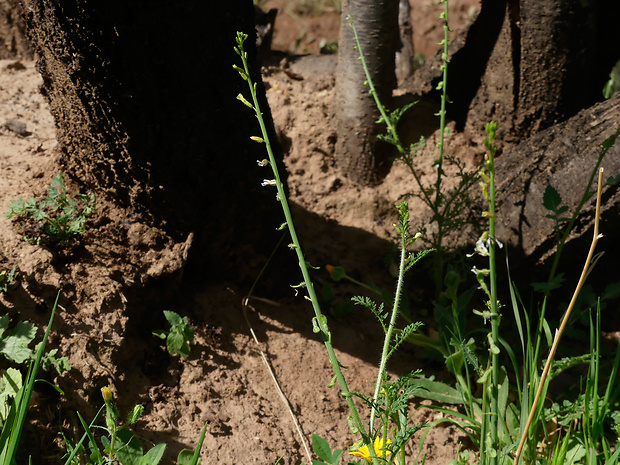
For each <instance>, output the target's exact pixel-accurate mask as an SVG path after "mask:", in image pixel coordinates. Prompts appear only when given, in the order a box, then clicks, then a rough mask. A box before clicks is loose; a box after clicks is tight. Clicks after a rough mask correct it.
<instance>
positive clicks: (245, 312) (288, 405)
mask: <svg viewBox="0 0 620 465" xmlns="http://www.w3.org/2000/svg"><path fill="white" fill-rule="evenodd" d="M283 239H284V235H283V236H282V238H281V239H280V241H279V242H278V244H277V245H276V246H275V248H274V249H273V252H271V255H270V256H269V258H268V259H267V262H266V263H265V264H264V265H263V268H262V269H261V270H260V273H259V274H258V277H257V278H256V280H255V281H254V283H253V284H252V287H251V288H250V292H248V295H247V297H245V298H244V299H243V301H242V303H241V310H242V312H243V318H244V319H245V322H246V323H247V325H248V328H249V329H250V333H251V334H252V338H253V339H254V342H255V343H256V347H257V348H258V351H259V352H260V356H261V358H262V359H263V363H264V364H265V366H266V367H267V370H268V371H269V375H270V376H271V380H272V381H273V384H274V386H275V388H276V391H278V395H279V396H280V400H281V401H282V403H283V404H284V406H285V407H286V410H287V411H288V413H289V414H290V416H291V418H292V420H293V424H294V425H295V429H296V430H297V434H298V435H299V438H300V440H301V444H302V445H303V446H304V450H305V452H306V456H307V457H308V463H312V454H311V453H310V448H309V447H308V441H306V437H305V435H304V431H303V428H302V427H301V424H300V423H299V420H298V419H297V416H295V412H293V408H292V407H291V403H290V401H289V400H288V397H286V394H284V391H282V387H281V386H280V383H279V382H278V378H277V377H276V374H275V373H274V371H273V367H272V366H271V363H270V362H269V360H268V359H267V355H266V354H265V352H264V351H263V349H262V348H261V345H260V342H259V341H258V338H257V337H256V333H255V332H254V328H252V324H251V323H250V320H249V318H248V308H252V307H250V299H254V300H259V301H261V302H264V303H267V304H271V305H279V304H278V303H277V302H274V301H272V300H269V299H263V298H261V297H254V296H253V295H252V293H253V292H254V288H255V287H256V284H257V283H258V280H259V279H260V277H261V276H262V275H263V273H264V271H265V269H266V268H267V265H268V264H269V262H271V259H272V258H273V256H274V254H275V252H276V250H277V249H278V248H279V247H280V244H282V240H283Z"/></svg>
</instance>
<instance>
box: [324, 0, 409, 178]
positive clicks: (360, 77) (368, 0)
mask: <svg viewBox="0 0 620 465" xmlns="http://www.w3.org/2000/svg"><path fill="white" fill-rule="evenodd" d="M351 16H352V19H353V21H354V23H355V27H356V29H357V32H358V35H359V37H360V41H361V44H362V51H363V53H364V56H365V58H366V62H367V63H368V67H369V68H370V73H371V76H372V80H373V83H374V85H375V87H376V89H377V92H378V94H379V96H380V98H381V100H382V101H383V102H384V104H386V105H389V104H390V99H391V95H392V90H393V89H394V87H395V85H396V77H395V73H394V57H395V52H396V45H397V43H398V0H345V1H344V2H343V5H342V18H343V20H342V25H341V28H340V39H339V45H338V68H337V71H336V117H337V121H338V123H337V124H338V141H337V143H336V163H337V165H338V167H339V168H340V169H341V170H342V171H343V172H344V173H346V174H347V175H348V176H349V177H350V178H351V179H353V180H354V181H356V182H360V183H362V184H372V183H373V182H375V181H376V180H377V179H378V178H379V177H380V175H381V171H382V170H381V168H383V167H385V165H386V164H387V155H388V150H387V147H386V146H385V145H383V144H381V143H378V142H377V141H376V140H375V135H376V134H377V130H378V125H377V124H376V121H377V119H378V118H379V113H378V111H377V109H376V105H375V102H374V100H373V98H372V96H371V95H369V94H368V87H367V86H365V85H364V82H365V81H366V77H365V75H364V71H363V69H362V65H361V63H360V60H359V51H358V50H356V49H355V47H356V44H355V39H354V35H353V30H352V29H351V27H350V26H349V22H350V19H348V18H350V17H351Z"/></svg>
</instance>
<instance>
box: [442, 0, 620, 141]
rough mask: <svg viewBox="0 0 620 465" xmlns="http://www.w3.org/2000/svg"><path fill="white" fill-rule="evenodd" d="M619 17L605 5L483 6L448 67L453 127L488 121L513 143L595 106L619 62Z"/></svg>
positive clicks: (496, 0) (520, 0) (526, 2)
mask: <svg viewBox="0 0 620 465" xmlns="http://www.w3.org/2000/svg"><path fill="white" fill-rule="evenodd" d="M619 15H620V4H618V2H615V3H614V2H612V1H610V0H590V1H586V2H583V1H579V0H569V1H566V0H542V1H541V0H503V1H501V0H483V1H482V4H481V12H480V15H479V16H478V18H477V19H476V22H475V23H474V25H472V27H471V28H470V30H469V32H468V35H467V39H466V44H465V46H464V47H463V48H461V49H460V50H459V51H458V52H456V53H455V54H454V56H453V58H452V62H451V64H450V68H449V75H450V76H452V78H451V81H450V85H449V89H450V90H449V95H450V98H451V100H452V101H453V102H454V105H452V107H451V116H452V117H453V118H455V119H456V121H457V125H458V127H459V128H461V129H462V128H464V127H466V126H467V127H469V128H471V130H472V131H475V132H479V131H480V130H481V128H483V127H484V123H485V122H487V121H489V120H491V119H493V120H495V121H496V122H498V124H499V127H500V129H501V130H502V137H505V138H506V139H509V140H512V141H518V140H519V139H523V138H527V137H529V136H531V135H533V134H535V133H537V132H538V131H540V130H543V129H546V128H548V127H551V126H552V125H554V124H556V123H558V122H561V121H565V120H566V119H568V118H569V117H571V116H573V115H575V114H576V113H577V112H578V111H579V110H581V109H583V108H587V107H589V106H591V105H593V104H594V103H596V102H597V101H600V100H601V99H602V88H603V84H604V82H605V81H606V79H607V76H608V75H609V72H610V70H611V68H612V67H613V64H614V63H615V62H616V61H617V60H618V58H619V57H620V49H618V47H616V46H615V44H616V41H615V40H613V39H612V37H611V36H610V31H613V30H614V29H613V28H612V27H610V25H609V22H610V18H614V17H615V18H616V19H618V17H619ZM498 27H499V29H498Z"/></svg>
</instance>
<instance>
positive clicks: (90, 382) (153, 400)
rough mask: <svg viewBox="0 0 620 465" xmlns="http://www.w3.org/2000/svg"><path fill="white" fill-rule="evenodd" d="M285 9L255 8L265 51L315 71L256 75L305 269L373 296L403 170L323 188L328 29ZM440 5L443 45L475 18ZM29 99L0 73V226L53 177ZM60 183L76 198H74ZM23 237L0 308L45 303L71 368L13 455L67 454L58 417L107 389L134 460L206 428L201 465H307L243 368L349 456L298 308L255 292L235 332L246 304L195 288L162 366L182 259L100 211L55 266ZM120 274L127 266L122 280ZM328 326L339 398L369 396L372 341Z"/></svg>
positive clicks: (423, 23) (72, 425)
mask: <svg viewBox="0 0 620 465" xmlns="http://www.w3.org/2000/svg"><path fill="white" fill-rule="evenodd" d="M285 3H286V2H282V1H279V0H273V1H271V0H270V1H268V2H267V3H266V7H273V6H275V7H278V8H280V9H281V12H280V14H279V16H278V19H277V22H276V34H275V36H274V42H273V46H274V48H275V49H279V50H281V51H284V52H286V51H289V52H290V51H293V52H296V53H299V52H304V53H305V52H310V53H314V54H315V55H312V56H309V57H306V58H303V59H298V58H294V57H291V58H289V59H286V60H285V61H284V62H282V63H278V64H277V65H276V66H272V67H269V68H267V69H266V70H265V76H264V79H265V83H266V85H267V88H268V98H269V102H270V105H271V108H272V112H273V116H274V120H275V123H276V126H277V128H278V132H279V136H280V141H281V143H282V145H283V148H284V149H285V165H286V169H287V170H288V173H289V177H288V182H289V188H290V192H291V199H292V201H293V203H294V206H295V208H296V209H303V210H306V211H307V212H310V213H311V216H310V218H316V221H315V222H313V221H311V220H310V219H308V216H307V215H306V216H305V217H304V218H305V219H304V223H303V224H302V225H300V226H301V230H302V231H303V239H304V241H305V242H306V243H308V247H309V250H310V252H309V253H310V256H311V259H312V260H313V261H314V263H315V264H316V265H320V266H321V267H323V266H324V265H325V264H328V263H332V264H342V265H345V266H346V267H347V269H348V270H350V271H351V272H352V273H354V274H355V275H356V276H357V277H360V278H362V279H367V278H369V279H370V278H371V279H374V280H381V279H383V280H384V282H385V283H387V284H389V283H390V281H391V278H390V277H389V273H388V272H387V269H388V268H389V267H388V266H386V265H385V263H384V257H386V256H388V255H389V253H390V241H391V239H392V238H393V227H392V224H393V223H394V220H395V218H396V216H395V208H394V205H395V204H396V203H397V202H398V201H399V199H400V198H401V196H402V195H403V194H405V193H407V192H410V191H411V190H412V189H413V187H412V186H413V180H412V179H411V176H410V175H409V174H408V173H407V172H406V170H405V168H404V166H402V165H400V164H394V166H393V168H392V170H391V171H390V173H389V175H388V176H387V178H386V179H385V181H384V182H383V183H382V184H381V185H380V186H378V187H376V188H372V189H370V188H360V187H358V186H355V185H353V184H351V183H350V182H349V181H348V180H347V179H346V177H344V176H342V175H340V174H339V173H338V172H337V171H336V170H335V168H334V166H333V142H334V136H335V135H334V134H333V129H332V128H333V127H334V125H333V124H332V118H333V108H332V98H333V86H334V78H333V70H334V67H335V57H334V56H330V55H316V53H317V52H318V44H319V43H320V42H321V39H325V41H327V42H333V41H335V40H337V35H338V27H339V18H338V15H337V13H336V12H334V11H325V12H323V13H322V14H321V15H319V16H311V17H310V16H308V17H302V16H299V15H291V14H290V12H289V11H288V10H287V6H286V4H285ZM413 3H414V5H413V7H414V10H413V15H414V30H415V31H416V37H415V38H414V41H415V46H416V48H417V51H418V52H419V53H421V54H422V55H424V56H426V57H430V56H431V55H432V54H434V52H435V46H434V45H432V44H436V43H437V42H439V37H440V36H439V35H438V34H439V33H440V31H439V29H438V26H437V25H436V24H438V23H437V22H436V17H437V16H438V14H439V11H438V9H437V5H436V4H435V2H430V1H416V2H413ZM453 3H454V5H451V7H452V8H453V9H454V12H455V13H454V14H453V16H452V18H453V19H455V26H453V29H455V30H458V27H459V26H458V25H457V23H458V24H459V25H462V24H465V23H466V22H467V21H471V19H472V18H473V17H474V16H475V14H476V11H477V7H478V2H477V1H474V0H467V1H463V2H453ZM302 31H303V32H302ZM40 83H41V78H40V76H39V74H38V72H37V69H36V65H35V63H34V62H32V61H25V60H24V61H16V60H4V61H0V125H1V126H0V167H1V169H2V174H3V175H2V177H1V178H0V206H1V208H2V209H3V210H2V211H6V210H7V209H8V203H9V201H10V200H12V199H15V198H17V197H22V198H28V197H30V196H32V195H35V196H39V197H40V196H42V195H43V194H44V193H45V189H46V186H47V185H48V184H49V183H50V181H51V178H52V176H53V175H55V174H56V173H58V171H59V170H61V169H62V167H61V164H60V156H59V154H58V151H57V141H56V136H55V130H54V121H53V119H52V117H51V115H50V113H49V111H48V108H47V105H46V102H45V99H44V97H43V96H42V95H41V94H40V92H39V86H40ZM433 111H434V109H433V108H432V107H430V106H429V107H428V108H426V109H425V111H423V112H421V113H420V115H421V116H420V115H419V118H421V120H420V121H422V123H423V124H421V125H420V127H422V128H423V129H422V130H421V132H423V133H424V134H425V135H427V136H428V137H429V140H428V143H427V145H426V148H425V149H424V150H422V151H421V153H420V155H419V158H418V160H419V163H420V167H421V168H422V170H423V171H422V172H423V175H424V176H425V178H424V179H432V178H431V176H432V174H433V170H432V168H431V165H432V160H433V159H434V156H435V153H434V150H435V142H436V141H435V137H436V135H435V134H434V130H435V126H436V123H435V122H434V120H433V119H432V113H433ZM412 124H413V123H412ZM447 150H452V151H455V152H458V153H459V154H460V155H459V156H460V157H461V159H462V160H463V161H464V162H466V163H474V162H475V160H476V159H477V158H478V157H479V156H480V154H481V153H482V149H481V147H480V142H479V141H470V140H467V139H466V138H465V136H462V135H456V136H455V137H453V138H450V139H449V140H448V145H447ZM426 177H428V178H426ZM67 181H68V188H69V191H70V193H71V194H72V195H75V194H76V193H77V192H78V188H77V186H76V185H74V184H73V183H72V182H71V181H70V180H67ZM412 208H413V210H414V213H415V215H414V216H416V217H418V218H419V220H416V221H418V224H420V223H421V222H423V220H424V218H425V212H424V211H423V209H422V208H421V206H420V205H419V204H417V203H415V202H414V203H413V204H412ZM312 215H314V216H312ZM334 222H335V223H337V224H338V225H339V226H340V229H338V231H341V232H342V234H339V235H325V230H326V226H325V225H326V224H333V223H334ZM330 231H334V230H333V229H330ZM344 232H347V234H345V233H344ZM22 233H23V225H21V224H20V223H19V222H14V221H10V220H7V219H5V218H4V215H2V216H1V217H0V234H1V236H2V238H3V241H2V244H1V246H0V267H1V268H2V269H3V270H9V269H11V268H12V267H13V265H17V269H18V273H17V279H16V281H15V283H13V284H12V285H11V286H10V287H9V290H8V292H7V293H6V294H4V295H2V296H1V297H0V299H1V301H0V305H2V307H3V308H4V309H5V311H7V312H9V313H10V315H11V316H12V318H13V320H14V321H17V320H18V319H28V320H31V321H33V322H34V323H35V324H37V325H38V326H39V327H40V328H44V327H45V325H46V323H47V319H48V318H49V312H50V309H51V305H52V304H53V301H54V298H55V296H56V293H57V292H58V291H60V292H61V299H60V305H61V307H60V311H59V312H58V314H57V317H56V320H55V321H54V325H53V331H52V336H51V341H50V347H52V348H53V347H57V348H59V349H60V353H61V354H62V355H64V356H67V357H68V358H69V362H70V364H71V366H72V369H71V371H69V372H67V373H65V374H63V375H61V376H56V375H55V374H54V373H52V374H48V375H47V378H48V379H49V380H50V381H52V382H53V383H55V384H57V385H58V386H59V387H60V388H61V389H62V390H63V391H64V394H62V395H60V396H59V395H58V394H55V393H54V392H51V391H50V390H49V389H46V388H45V386H44V385H42V386H41V389H40V391H39V392H38V393H37V396H36V398H35V401H34V402H33V405H32V417H31V418H33V420H32V421H31V423H30V424H29V425H28V427H27V431H26V436H25V438H24V444H29V447H28V448H27V449H28V453H31V454H33V463H62V461H61V460H60V456H61V455H62V448H61V447H60V443H61V439H60V437H59V431H60V430H62V431H63V432H64V434H65V435H67V436H69V437H73V438H78V437H79V436H80V435H81V433H82V432H81V429H80V428H79V426H78V425H79V422H78V421H77V416H76V413H75V412H76V411H79V412H80V414H81V415H82V416H84V417H85V418H87V419H92V418H93V416H94V415H95V413H96V411H97V410H98V408H99V407H100V406H101V405H102V399H101V395H100V388H101V387H103V386H107V385H110V386H111V387H112V389H113V391H114V394H115V396H116V398H117V402H118V404H119V407H120V409H121V411H122V412H128V411H129V409H130V408H131V407H132V405H133V404H135V403H142V404H143V405H144V406H145V415H144V417H143V418H142V419H141V420H140V421H139V423H138V424H137V425H136V428H134V430H135V431H136V432H137V433H138V434H139V435H140V436H142V437H143V438H144V443H145V445H146V446H148V445H150V444H156V443H159V442H165V443H167V444H168V449H167V455H166V459H165V463H172V462H173V460H174V458H175V457H176V455H177V454H178V452H179V451H180V450H181V449H182V448H190V449H191V448H193V447H194V445H195V443H196V441H197V440H198V437H199V434H200V431H201V429H202V427H203V425H204V424H205V422H208V427H207V435H206V439H205V443H204V446H203V452H202V458H203V463H216V462H218V463H260V464H269V463H275V462H276V461H277V460H278V458H280V457H282V461H281V462H280V463H283V464H299V463H300V462H301V461H304V462H306V463H307V461H308V458H307V456H306V455H305V451H304V447H303V444H302V441H301V440H300V437H299V435H298V433H297V431H296V429H295V427H294V423H293V421H292V419H291V415H290V413H289V411H288V409H287V407H286V406H285V405H284V403H283V401H282V399H281V398H280V396H279V394H278V392H277V389H276V388H275V385H274V380H273V379H272V377H271V376H270V374H269V371H268V369H267V367H266V366H265V364H264V362H263V359H262V357H261V352H260V350H262V351H264V354H265V356H266V358H267V360H268V361H269V363H270V364H271V366H272V367H273V371H274V373H275V377H276V378H277V381H278V383H279V385H280V387H281V389H282V391H283V393H284V395H285V396H286V397H287V398H288V402H290V405H291V407H292V413H293V414H294V415H295V417H296V418H297V420H298V421H299V423H300V425H301V428H302V430H303V435H304V437H305V439H306V441H310V438H311V435H312V434H313V433H316V434H319V435H321V436H322V437H324V438H326V439H327V440H328V441H329V443H330V444H331V445H332V446H333V447H339V448H346V447H347V446H348V445H350V444H351V443H352V442H354V441H355V437H354V436H353V435H352V434H351V433H350V432H349V431H348V426H347V409H346V404H345V403H344V401H343V400H342V398H341V397H340V396H339V393H338V389H337V388H333V389H329V388H328V387H327V385H328V383H329V381H330V379H331V376H332V375H331V373H332V370H331V368H330V366H329V363H328V361H327V356H326V353H325V350H324V346H323V345H322V343H321V342H320V341H319V339H318V338H317V337H316V335H315V334H314V333H313V332H312V328H311V323H310V320H311V317H312V311H311V308H310V306H309V305H308V304H307V303H305V302H304V301H303V299H301V298H296V297H295V295H294V292H293V291H290V292H287V293H286V295H288V297H285V298H282V297H278V296H281V295H282V293H283V292H282V291H279V292H277V293H273V292H272V291H271V290H269V289H262V288H261V286H260V282H259V284H258V287H257V288H256V289H255V291H254V295H255V296H258V297H261V298H263V300H252V301H251V302H250V308H249V309H248V311H247V320H246V319H245V318H244V312H243V310H242V305H241V303H242V299H243V298H244V297H245V295H246V294H247V293H248V291H249V290H248V289H246V288H237V287H235V285H234V284H231V285H230V286H229V287H226V286H221V285H218V286H215V285H210V284H209V283H204V284H203V285H201V286H200V287H199V288H196V287H191V288H188V287H181V292H179V294H178V295H175V296H174V302H175V303H174V305H173V306H171V307H170V308H169V309H170V310H174V311H177V312H178V313H180V314H182V315H188V316H189V317H190V321H191V323H192V324H193V325H194V327H195V329H196V338H195V344H194V345H193V346H192V353H191V356H190V357H189V359H187V360H184V359H180V358H178V357H170V356H169V355H168V354H167V353H166V352H165V350H164V348H163V346H162V343H161V341H160V340H159V339H156V338H154V337H153V336H152V335H151V330H152V329H155V328H157V327H165V321H164V319H163V315H162V310H164V309H166V308H163V307H162V306H161V304H160V299H161V298H162V296H161V294H160V293H158V292H157V290H158V288H159V287H160V284H161V283H162V282H163V281H164V280H178V281H179V282H181V279H182V275H181V273H182V262H183V255H184V248H183V244H180V245H179V244H176V245H175V244H174V243H172V242H171V241H170V240H169V239H168V238H167V236H165V234H163V233H162V232H161V231H159V230H157V229H156V228H150V227H147V226H145V225H143V224H140V223H137V222H134V221H133V220H132V218H127V217H124V216H122V215H121V214H120V213H119V212H118V211H115V209H114V206H113V205H112V204H110V203H107V202H105V201H103V200H102V201H100V202H99V205H98V207H97V209H96V212H95V214H94V215H93V217H92V218H91V219H90V220H89V222H88V227H87V232H86V233H85V235H84V237H83V238H82V239H81V240H80V241H79V243H77V244H75V245H73V246H72V247H71V248H70V249H68V250H58V249H54V248H46V247H41V246H37V245H32V244H30V243H28V242H26V241H24V240H23V238H22ZM352 238H355V239H353V240H354V241H355V243H352V241H353V240H352ZM128 256H132V257H133V258H132V260H131V261H130V262H131V263H138V264H139V265H137V266H131V267H130V266H129V265H126V263H127V261H126V260H124V258H126V257H128ZM388 265H389V262H388ZM369 267H375V268H374V269H370V268H369ZM179 270H181V271H179ZM316 276H317V279H318V283H319V287H320V286H321V285H323V284H325V285H330V286H332V287H333V288H334V289H335V290H336V293H337V294H338V295H346V294H349V295H350V294H351V293H356V292H359V290H356V289H355V288H352V287H350V286H344V285H335V284H334V283H331V281H330V279H329V277H328V275H327V273H326V272H325V271H324V270H323V271H320V272H317V273H316ZM296 280H297V278H294V279H293V281H296ZM275 294H277V295H275ZM167 297H170V296H167ZM127 301H132V302H133V303H134V304H135V303H138V306H140V305H139V304H140V302H143V306H142V310H141V313H138V314H137V315H132V316H131V317H130V316H128V315H127V314H125V313H123V312H122V311H121V310H120V309H122V308H124V304H125V303H126V302H127ZM134 306H135V305H134ZM422 310H424V309H421V310H420V312H422ZM426 310H428V309H426ZM421 314H422V313H421ZM248 323H249V324H250V325H251V327H252V328H253V330H254V331H255V332H256V335H257V338H258V341H259V344H258V345H257V344H256V343H255V341H254V340H253V339H252V337H251V336H250V327H249V326H248ZM332 324H333V326H332V332H333V339H334V341H335V345H336V349H337V354H338V356H339V357H340V361H341V363H342V364H344V365H346V366H348V367H349V369H348V370H347V375H348V376H349V379H350V383H351V388H352V389H353V390H357V391H361V392H366V393H370V391H371V384H370V383H371V381H374V378H375V376H376V366H377V363H378V352H379V345H380V341H381V339H380V334H379V328H378V327H377V325H376V324H375V323H374V321H372V319H370V318H366V315H364V314H363V313H362V310H358V309H356V310H354V311H353V312H351V313H349V314H348V315H345V316H344V317H342V318H334V319H333V323H332ZM417 368H423V369H424V370H425V371H426V372H427V373H429V374H430V373H433V372H435V371H439V372H440V368H441V367H439V366H436V364H435V363H434V362H433V361H432V360H430V359H428V358H427V357H426V356H425V354H424V353H423V352H422V351H421V350H419V349H417V348H413V347H406V348H405V349H403V351H402V353H401V354H399V356H397V357H395V358H394V360H393V362H392V364H391V366H390V373H391V374H392V375H397V374H404V373H407V372H409V371H412V370H414V369H417ZM416 418H417V419H418V420H419V421H421V422H422V421H430V420H433V419H435V418H436V416H435V414H433V413H431V412H430V411H429V410H425V409H421V410H420V411H419V412H418V413H416ZM461 440H463V438H462V437H461V434H460V433H459V432H458V431H456V430H454V429H453V428H449V427H445V428H444V427H439V428H435V429H434V430H433V431H432V432H431V433H430V434H429V436H428V439H427V440H426V443H425V444H424V448H423V452H424V453H425V454H426V457H427V458H426V463H428V464H440V463H447V462H448V461H449V460H451V459H452V458H454V454H455V451H456V449H457V447H458V444H459V442H460V441H461Z"/></svg>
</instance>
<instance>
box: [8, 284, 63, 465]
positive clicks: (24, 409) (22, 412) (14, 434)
mask: <svg viewBox="0 0 620 465" xmlns="http://www.w3.org/2000/svg"><path fill="white" fill-rule="evenodd" d="M59 298H60V292H58V294H57V295H56V301H55V302H54V307H53V308H52V314H51V316H50V321H49V323H48V325H47V330H46V331H45V335H44V336H43V341H42V342H41V344H40V345H39V350H38V351H37V357H36V359H35V361H34V363H33V364H31V365H30V368H29V369H28V375H27V376H26V383H25V384H24V387H23V388H22V389H21V390H20V393H19V394H18V396H16V397H15V402H14V405H15V406H16V407H15V409H16V414H15V421H14V422H13V423H12V425H11V434H10V438H9V441H8V444H7V446H6V454H3V456H2V459H3V463H4V464H5V465H9V464H12V463H14V462H15V455H16V453H17V446H18V445H19V440H20V438H21V435H22V430H23V428H24V423H25V422H26V414H27V413H28V406H29V405H30V399H31V398H32V391H33V389H34V381H35V379H36V376H37V372H38V371H39V365H40V364H41V359H42V358H43V353H44V352H45V345H46V344H47V338H48V336H49V333H50V330H51V328H52V322H53V321H54V315H55V314H56V308H57V306H58V299H59Z"/></svg>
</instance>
